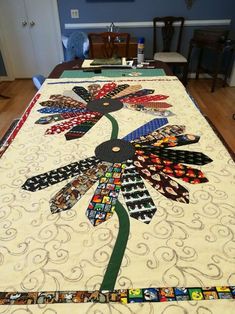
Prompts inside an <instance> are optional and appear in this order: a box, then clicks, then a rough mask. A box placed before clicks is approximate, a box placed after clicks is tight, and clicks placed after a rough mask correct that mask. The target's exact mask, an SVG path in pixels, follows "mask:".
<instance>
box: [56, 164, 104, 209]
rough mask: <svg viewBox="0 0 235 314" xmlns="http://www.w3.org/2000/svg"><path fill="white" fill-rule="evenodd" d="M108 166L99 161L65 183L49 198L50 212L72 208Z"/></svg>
mask: <svg viewBox="0 0 235 314" xmlns="http://www.w3.org/2000/svg"><path fill="white" fill-rule="evenodd" d="M108 166H109V164H108V163H104V162H101V163H99V164H97V165H94V167H93V168H90V169H87V170H86V171H84V172H83V173H82V174H80V175H79V176H77V177H76V178H74V179H73V180H72V181H71V182H69V183H68V184H66V185H65V187H63V188H62V189H61V190H60V191H59V192H58V193H56V195H55V196H53V197H52V199H51V200H50V208H51V212H52V214H54V213H59V212H61V211H65V210H68V209H70V208H72V207H73V206H74V205H75V204H76V203H77V202H78V200H79V199H80V198H81V197H82V195H84V194H85V193H86V192H87V191H88V190H89V189H90V188H91V187H92V186H93V184H94V183H95V182H96V181H97V179H98V178H99V177H100V176H102V175H103V174H104V172H105V171H106V170H107V168H108Z"/></svg>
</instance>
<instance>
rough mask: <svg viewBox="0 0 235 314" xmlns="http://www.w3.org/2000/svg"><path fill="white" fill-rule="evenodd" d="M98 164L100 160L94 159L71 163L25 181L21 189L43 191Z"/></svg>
mask: <svg viewBox="0 0 235 314" xmlns="http://www.w3.org/2000/svg"><path fill="white" fill-rule="evenodd" d="M99 162H100V160H99V159H98V158H96V157H90V158H86V159H84V160H81V161H78V162H73V163H71V164H68V165H66V166H63V167H60V168H57V169H54V170H51V171H48V172H45V173H42V174H39V175H36V176H34V177H31V178H29V179H27V180H26V181H25V183H24V184H23V185H22V188H23V189H24V190H27V191H31V192H35V191H39V190H42V189H45V188H47V187H48V186H51V185H54V184H57V183H59V182H61V181H64V180H67V179H70V178H73V177H75V176H77V175H79V174H81V173H83V172H84V171H86V170H88V169H90V168H92V167H95V166H96V165H97V164H98V163H99Z"/></svg>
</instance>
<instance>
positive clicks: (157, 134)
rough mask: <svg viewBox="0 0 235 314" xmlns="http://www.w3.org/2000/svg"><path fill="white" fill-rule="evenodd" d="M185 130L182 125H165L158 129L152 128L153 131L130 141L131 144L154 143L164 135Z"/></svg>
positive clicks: (177, 133) (180, 132) (176, 133)
mask: <svg viewBox="0 0 235 314" xmlns="http://www.w3.org/2000/svg"><path fill="white" fill-rule="evenodd" d="M184 131H185V126H184V125H167V126H164V127H162V128H161V129H159V130H154V131H153V132H151V133H149V134H147V135H145V136H141V137H140V138H137V139H135V140H133V141H132V143H133V144H135V143H137V144H142V145H144V144H147V145H148V144H152V145H154V143H155V142H156V141H158V140H161V139H163V138H165V137H168V136H171V135H173V136H174V135H180V134H182V133H184Z"/></svg>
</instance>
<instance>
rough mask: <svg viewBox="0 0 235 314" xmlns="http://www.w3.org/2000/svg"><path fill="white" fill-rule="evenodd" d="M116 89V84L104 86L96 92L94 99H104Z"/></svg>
mask: <svg viewBox="0 0 235 314" xmlns="http://www.w3.org/2000/svg"><path fill="white" fill-rule="evenodd" d="M116 87H117V84H116V83H113V82H112V83H107V84H104V85H103V86H102V87H101V89H100V90H99V91H98V92H97V94H96V96H95V99H100V98H105V96H106V94H108V93H110V92H111V91H113V90H114V89H115V88H116Z"/></svg>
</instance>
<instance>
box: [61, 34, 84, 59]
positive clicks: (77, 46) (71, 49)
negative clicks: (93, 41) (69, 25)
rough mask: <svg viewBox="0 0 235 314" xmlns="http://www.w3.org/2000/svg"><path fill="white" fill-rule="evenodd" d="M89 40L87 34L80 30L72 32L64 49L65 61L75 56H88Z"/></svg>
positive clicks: (82, 57)
mask: <svg viewBox="0 0 235 314" xmlns="http://www.w3.org/2000/svg"><path fill="white" fill-rule="evenodd" d="M88 49H89V40H88V37H87V34H86V33H84V32H81V31H76V32H73V33H72V34H71V35H70V36H69V39H68V43H67V49H66V61H71V60H74V59H75V58H80V59H85V58H87V57H88Z"/></svg>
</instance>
